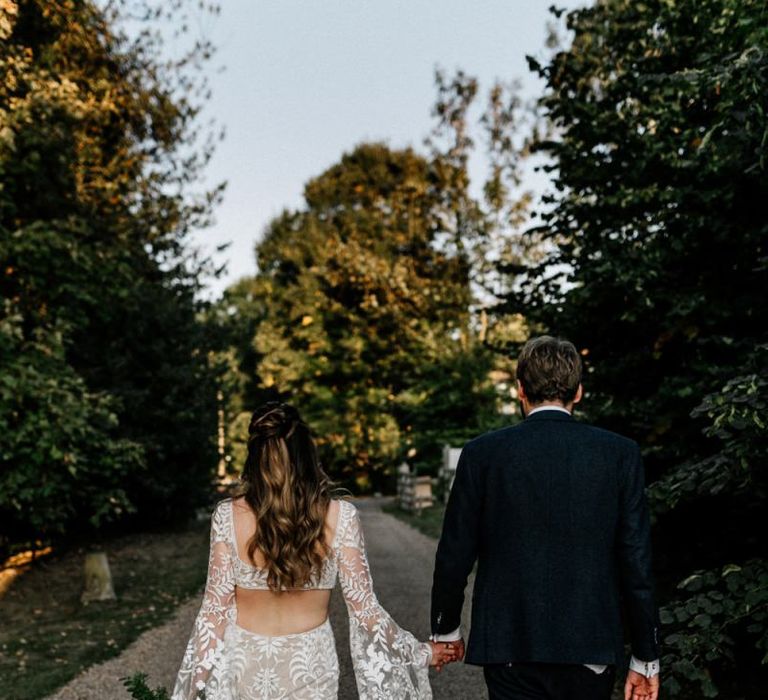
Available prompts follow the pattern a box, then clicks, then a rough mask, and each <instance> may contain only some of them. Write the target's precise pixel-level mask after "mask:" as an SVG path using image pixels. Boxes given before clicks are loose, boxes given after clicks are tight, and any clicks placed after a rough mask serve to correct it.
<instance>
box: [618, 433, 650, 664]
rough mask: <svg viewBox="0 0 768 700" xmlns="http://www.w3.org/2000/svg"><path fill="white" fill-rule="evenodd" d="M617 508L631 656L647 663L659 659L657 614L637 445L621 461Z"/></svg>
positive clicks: (643, 485)
mask: <svg viewBox="0 0 768 700" xmlns="http://www.w3.org/2000/svg"><path fill="white" fill-rule="evenodd" d="M619 508H620V512H619V533H618V560H619V570H620V574H621V587H622V594H623V597H624V600H625V603H626V605H627V609H628V621H629V632H630V640H631V643H632V654H633V656H635V657H636V658H638V659H641V660H643V661H650V660H652V659H658V658H659V640H658V613H657V610H656V605H655V602H654V592H653V575H652V571H651V525H650V518H649V515H648V505H647V502H646V498H645V478H644V475H643V461H642V457H641V455H640V448H639V446H638V445H637V443H633V446H632V448H631V450H630V454H629V456H628V458H627V459H626V460H625V472H624V474H623V480H622V482H621V484H620V504H619Z"/></svg>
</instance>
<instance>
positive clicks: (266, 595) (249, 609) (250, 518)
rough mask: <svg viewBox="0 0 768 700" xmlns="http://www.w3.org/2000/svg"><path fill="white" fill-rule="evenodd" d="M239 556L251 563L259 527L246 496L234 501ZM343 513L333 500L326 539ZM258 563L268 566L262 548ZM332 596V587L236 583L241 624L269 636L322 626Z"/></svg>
mask: <svg viewBox="0 0 768 700" xmlns="http://www.w3.org/2000/svg"><path fill="white" fill-rule="evenodd" d="M232 504H233V514H234V519H235V540H236V543H237V556H238V557H239V558H240V559H242V560H243V561H244V562H246V563H247V564H249V565H251V566H252V565H253V564H251V561H250V559H249V558H248V551H247V547H248V540H250V539H251V537H252V536H253V533H254V532H255V530H256V517H255V516H254V514H253V511H251V509H250V507H249V506H248V504H247V503H246V502H245V499H243V498H242V497H241V498H237V499H235V500H234V501H233V502H232ZM338 517H339V503H338V501H331V504H330V506H329V507H328V513H327V514H326V520H325V541H326V542H327V543H328V544H329V545H330V544H331V542H332V541H333V535H334V533H335V532H336V524H337V522H338ZM254 560H255V564H256V566H257V567H258V568H262V567H263V566H264V557H263V555H262V554H261V552H260V551H259V550H256V552H254ZM330 600H331V592H330V591H329V590H308V591H282V592H278V593H275V592H273V591H264V590H251V589H247V588H240V587H239V586H236V587H235V601H236V604H237V625H238V626H240V627H242V628H244V629H247V630H248V631H250V632H254V633H256V634H261V635H264V636H268V637H278V636H283V635H286V634H297V633H300V632H306V631H307V630H311V629H314V628H315V627H319V626H320V625H322V624H323V622H325V619H326V618H327V617H328V605H329V603H330Z"/></svg>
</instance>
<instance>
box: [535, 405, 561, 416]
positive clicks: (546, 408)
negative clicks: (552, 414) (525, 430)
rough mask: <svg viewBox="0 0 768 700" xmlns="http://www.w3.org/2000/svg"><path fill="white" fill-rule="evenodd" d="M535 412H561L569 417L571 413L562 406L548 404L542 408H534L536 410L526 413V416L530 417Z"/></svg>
mask: <svg viewBox="0 0 768 700" xmlns="http://www.w3.org/2000/svg"><path fill="white" fill-rule="evenodd" d="M537 411H562V412H563V413H567V414H568V415H569V416H570V415H571V412H570V411H569V410H568V409H567V408H563V407H562V406H554V405H550V404H545V405H544V406H536V408H534V409H533V410H532V411H529V412H528V415H529V416H532V415H533V414H534V413H536V412H537Z"/></svg>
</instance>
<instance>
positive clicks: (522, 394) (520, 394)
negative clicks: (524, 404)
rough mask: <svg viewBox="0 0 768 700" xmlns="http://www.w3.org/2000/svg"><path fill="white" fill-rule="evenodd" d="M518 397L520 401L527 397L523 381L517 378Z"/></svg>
mask: <svg viewBox="0 0 768 700" xmlns="http://www.w3.org/2000/svg"><path fill="white" fill-rule="evenodd" d="M517 398H518V399H519V400H520V401H522V400H523V399H525V398H526V396H525V389H523V383H522V382H521V381H520V380H519V379H518V380H517Z"/></svg>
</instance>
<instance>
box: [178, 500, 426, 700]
mask: <svg viewBox="0 0 768 700" xmlns="http://www.w3.org/2000/svg"><path fill="white" fill-rule="evenodd" d="M339 506H340V508H339V519H338V523H337V526H336V534H335V536H334V540H333V544H332V551H333V560H329V561H328V562H327V563H328V566H327V567H324V570H323V572H322V574H321V576H320V577H319V580H318V581H317V582H316V584H315V585H314V586H313V587H314V588H327V587H332V586H333V585H334V584H335V580H333V579H334V578H335V574H336V571H338V577H339V579H340V582H341V590H342V593H343V595H344V599H345V601H346V604H347V610H348V611H349V629H350V648H351V652H352V663H353V667H354V671H355V678H356V681H357V687H358V691H359V694H360V698H361V700H398V699H403V700H405V699H408V700H422V699H428V698H431V697H432V691H431V689H430V687H429V678H428V665H429V661H430V659H431V650H430V647H429V644H426V643H420V642H419V641H418V640H416V638H415V637H414V636H413V635H412V634H410V633H409V632H407V631H405V630H403V629H401V628H400V627H399V626H398V625H397V624H396V623H395V621H394V620H393V619H392V618H391V617H390V616H389V614H388V613H387V612H386V610H384V608H383V607H382V606H381V604H380V603H379V601H378V599H377V598H376V595H375V593H374V591H373V583H372V581H371V574H370V568H369V566H368V559H367V556H366V553H365V543H364V540H363V531H362V527H361V525H360V518H359V515H358V512H357V509H356V508H355V507H354V506H353V505H352V504H351V503H348V502H346V501H341V502H340V503H339ZM244 566H247V565H245V564H244V563H243V562H241V561H239V560H238V556H237V549H236V545H235V539H234V529H233V519H232V502H231V500H225V501H222V502H221V503H219V504H218V507H217V508H216V509H215V510H214V513H213V517H212V519H211V550H210V557H209V566H208V580H207V583H206V586H205V593H204V594H203V602H202V605H201V607H200V612H199V613H198V615H197V618H196V620H195V625H194V629H193V631H192V636H191V638H190V640H189V643H188V645H187V649H186V652H185V654H184V659H183V661H182V664H181V668H180V670H179V674H178V677H177V679H176V685H175V687H174V690H173V695H172V700H267V699H269V700H272V699H280V700H335V699H336V697H337V694H338V660H337V657H336V649H335V646H334V640H333V633H332V631H331V627H330V624H329V623H328V622H327V621H326V622H325V623H324V624H323V625H321V626H320V627H318V628H316V629H314V630H310V631H309V632H304V633H302V634H291V635H286V636H282V637H263V636H261V635H257V634H254V633H252V632H249V631H248V630H244V629H242V628H240V627H238V626H237V625H236V624H235V622H236V619H237V611H236V607H235V585H236V584H238V585H239V584H240V582H241V579H246V578H248V577H246V576H245V573H246V572H244V571H242V569H243V567H244ZM329 574H330V575H329ZM257 579H258V577H255V576H251V577H250V578H248V583H250V584H251V586H249V587H254V588H256V587H260V586H258V585H257V584H258V580H257ZM242 583H246V581H245V580H242ZM246 585H247V584H246Z"/></svg>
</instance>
